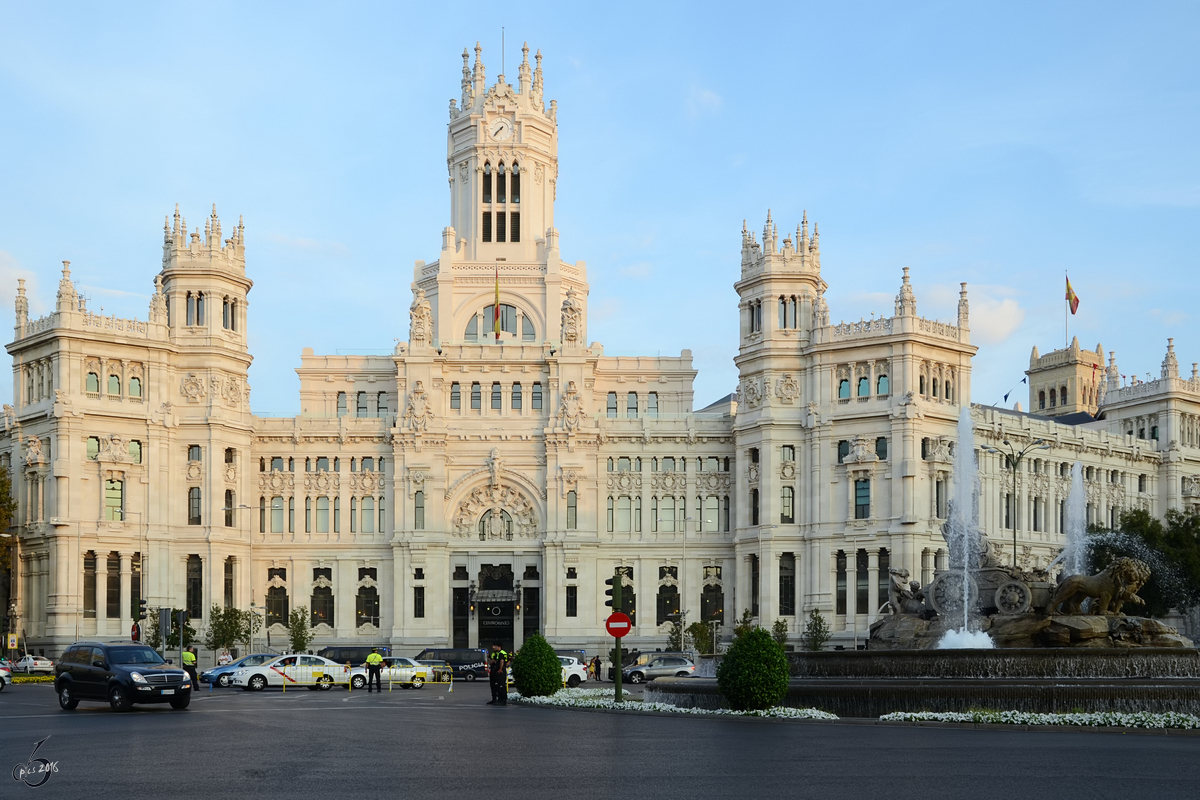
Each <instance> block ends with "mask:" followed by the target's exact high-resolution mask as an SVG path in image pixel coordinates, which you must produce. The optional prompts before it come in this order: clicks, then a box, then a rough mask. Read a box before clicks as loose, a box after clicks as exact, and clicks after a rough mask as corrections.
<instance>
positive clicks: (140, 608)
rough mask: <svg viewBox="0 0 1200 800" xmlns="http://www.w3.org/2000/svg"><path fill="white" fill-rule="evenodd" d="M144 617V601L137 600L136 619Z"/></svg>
mask: <svg viewBox="0 0 1200 800" xmlns="http://www.w3.org/2000/svg"><path fill="white" fill-rule="evenodd" d="M145 618H146V601H145V600H138V619H145Z"/></svg>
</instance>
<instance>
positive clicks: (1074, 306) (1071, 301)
mask: <svg viewBox="0 0 1200 800" xmlns="http://www.w3.org/2000/svg"><path fill="white" fill-rule="evenodd" d="M1067 305H1069V306H1070V307H1071V313H1072V314H1074V313H1075V312H1076V311H1078V310H1079V295H1077V294H1075V290H1074V289H1072V288H1071V279H1070V278H1067Z"/></svg>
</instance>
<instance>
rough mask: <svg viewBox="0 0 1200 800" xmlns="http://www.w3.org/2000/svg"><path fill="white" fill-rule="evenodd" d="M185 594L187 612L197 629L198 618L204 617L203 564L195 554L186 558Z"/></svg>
mask: <svg viewBox="0 0 1200 800" xmlns="http://www.w3.org/2000/svg"><path fill="white" fill-rule="evenodd" d="M186 592H187V593H186V597H187V611H188V613H189V614H191V615H192V619H194V620H196V622H197V627H199V622H200V617H202V616H203V615H204V562H203V561H202V560H201V558H200V556H198V555H195V554H192V555H190V556H188V557H187V587H186Z"/></svg>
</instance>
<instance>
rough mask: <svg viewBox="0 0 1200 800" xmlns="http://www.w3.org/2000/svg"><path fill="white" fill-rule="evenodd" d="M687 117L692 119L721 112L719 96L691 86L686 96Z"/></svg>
mask: <svg viewBox="0 0 1200 800" xmlns="http://www.w3.org/2000/svg"><path fill="white" fill-rule="evenodd" d="M687 110H688V116H689V117H691V118H692V119H698V118H699V117H706V116H710V115H712V114H716V113H717V112H718V111H720V110H721V95H719V94H717V93H716V92H714V91H712V90H711V89H705V88H703V87H701V86H692V88H691V91H689V92H688V96H687Z"/></svg>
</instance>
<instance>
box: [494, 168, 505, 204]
mask: <svg viewBox="0 0 1200 800" xmlns="http://www.w3.org/2000/svg"><path fill="white" fill-rule="evenodd" d="M496 202H497V203H503V202H504V162H500V165H499V166H498V167H496Z"/></svg>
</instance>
